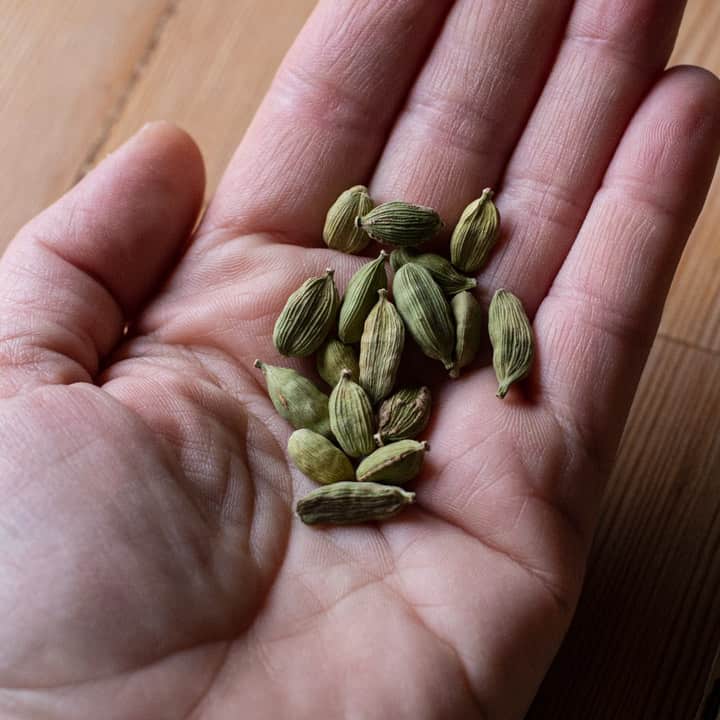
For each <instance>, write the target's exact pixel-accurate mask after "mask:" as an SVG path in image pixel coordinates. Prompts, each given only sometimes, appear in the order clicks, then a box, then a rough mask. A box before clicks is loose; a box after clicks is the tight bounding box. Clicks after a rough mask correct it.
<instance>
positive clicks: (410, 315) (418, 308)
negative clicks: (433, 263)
mask: <svg viewBox="0 0 720 720" xmlns="http://www.w3.org/2000/svg"><path fill="white" fill-rule="evenodd" d="M393 294H394V297H395V304H396V305H397V309H398V311H399V312H400V315H401V317H402V319H403V320H404V321H405V325H407V328H408V330H409V331H410V334H411V335H412V336H413V338H414V339H415V342H416V343H417V344H418V345H419V346H420V349H421V350H422V351H423V352H424V353H425V354H426V355H427V356H428V357H430V358H433V359H435V360H440V362H442V364H443V365H444V366H445V369H446V370H450V368H452V366H453V359H452V356H453V350H454V349H455V328H454V323H453V320H452V315H451V312H450V305H449V304H448V301H447V300H446V299H445V296H444V295H443V292H442V290H441V289H440V287H439V286H438V284H437V283H436V282H435V281H434V280H433V279H432V276H431V275H430V273H429V272H428V271H427V270H426V269H425V268H424V267H421V266H420V265H416V264H415V263H408V264H407V265H403V266H402V267H401V268H400V269H399V270H398V271H397V273H396V274H395V282H394V284H393Z"/></svg>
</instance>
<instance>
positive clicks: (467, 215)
mask: <svg viewBox="0 0 720 720" xmlns="http://www.w3.org/2000/svg"><path fill="white" fill-rule="evenodd" d="M492 197H493V191H492V190H491V189H490V188H486V189H485V190H483V192H482V195H481V196H480V197H479V198H478V199H477V200H474V201H473V202H471V203H470V204H469V205H468V206H467V207H466V208H465V210H463V213H462V215H461V216H460V220H459V221H458V224H457V225H456V226H455V230H454V231H453V234H452V237H451V238H450V259H451V260H452V264H453V265H454V266H455V267H456V268H457V269H458V270H462V271H463V272H466V273H475V272H477V271H478V270H479V269H480V268H481V267H482V266H483V265H484V264H485V262H486V260H487V258H488V256H489V255H490V251H491V250H492V249H493V247H494V246H495V243H496V242H497V239H498V235H499V230H500V213H499V212H498V210H497V208H496V207H495V203H494V202H493V201H492Z"/></svg>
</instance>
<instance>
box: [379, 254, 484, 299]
mask: <svg viewBox="0 0 720 720" xmlns="http://www.w3.org/2000/svg"><path fill="white" fill-rule="evenodd" d="M409 262H414V263H417V264H418V265H421V266H422V267H424V268H425V269H426V270H427V271H428V272H429V273H430V274H431V275H432V278H433V280H434V281H435V282H436V283H437V284H438V285H439V286H440V289H441V290H442V291H443V292H444V293H445V294H446V295H455V294H456V293H459V292H463V290H472V289H473V288H475V287H477V280H476V279H475V278H470V277H467V275H463V274H462V273H459V272H458V271H457V270H456V269H455V268H454V267H453V264H452V263H451V262H450V261H449V260H448V259H447V258H444V257H442V256H441V255H436V254H435V253H418V252H415V251H413V250H411V249H410V248H398V249H397V250H393V251H392V253H391V254H390V267H392V269H393V270H394V271H395V272H397V271H398V270H399V269H400V268H401V267H402V266H403V265H407V264H408V263H409Z"/></svg>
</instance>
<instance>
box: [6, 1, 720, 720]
mask: <svg viewBox="0 0 720 720" xmlns="http://www.w3.org/2000/svg"><path fill="white" fill-rule="evenodd" d="M313 4H314V0H204V1H203V2H200V1H199V0H106V1H105V2H101V1H100V0H62V1H61V0H0V17H1V18H2V23H1V24H0V46H1V47H2V50H3V62H2V64H0V156H1V157H2V158H3V168H4V173H3V174H2V175H0V197H2V198H3V212H2V213H1V214H0V249H2V248H3V247H4V246H5V244H6V243H7V242H8V240H9V238H10V237H11V235H12V234H13V233H14V232H15V231H16V230H17V229H18V227H19V226H20V225H21V224H22V223H24V222H25V221H26V220H27V219H28V218H30V217H31V216H32V215H33V214H34V213H35V212H37V211H38V210H40V209H41V208H43V207H44V206H45V205H47V204H49V203H50V202H51V201H53V200H54V199H55V198H56V197H58V195H60V194H61V193H62V192H64V191H65V190H66V189H67V188H68V187H70V186H71V185H72V184H73V183H74V182H75V181H76V180H77V179H78V178H79V177H81V176H82V174H83V173H84V172H85V170H86V169H87V168H88V167H90V166H92V165H93V164H94V163H95V162H97V161H98V160H99V159H101V158H102V157H103V156H104V155H106V154H107V153H108V152H109V151H110V150H112V149H113V148H114V147H116V146H117V145H118V144H119V143H120V142H121V141H123V140H124V139H125V138H127V137H128V136H129V135H130V134H131V133H132V132H133V131H135V130H136V129H137V128H138V127H139V126H140V125H141V124H142V123H143V122H144V121H146V120H150V119H158V118H166V119H170V120H174V121H175V122H177V123H179V124H180V125H181V126H183V127H185V128H186V129H187V130H189V131H190V132H191V133H192V134H193V135H194V137H195V138H196V139H197V140H198V142H199V144H200V146H201V148H202V150H203V152H204V154H205V160H206V163H207V169H208V177H209V190H210V191H211V190H212V189H213V188H214V186H215V185H216V183H217V180H218V177H219V174H220V172H221V171H222V168H223V166H224V165H225V163H226V162H227V160H228V158H229V156H230V153H231V152H232V150H233V148H234V147H235V145H236V144H237V142H238V141H239V140H240V138H241V136H242V134H243V131H244V129H245V127H246V125H247V124H248V122H249V120H250V118H251V116H252V114H253V111H254V109H255V107H256V105H257V104H258V102H259V100H260V98H261V96H262V94H263V92H264V91H265V89H266V88H267V86H268V84H269V82H270V79H271V77H272V75H273V73H274V70H275V68H276V66H277V64H278V62H279V61H280V58H281V57H282V55H283V53H284V51H285V49H286V48H287V46H288V45H289V44H290V42H291V41H292V39H293V37H294V36H295V34H296V33H297V31H298V30H299V29H300V26H301V25H302V23H303V21H304V19H305V17H306V16H307V14H308V12H309V11H310V9H311V7H312V5H313ZM718 34H720V1H719V0H690V1H689V6H688V12H687V15H686V18H685V22H684V25H683V30H682V34H681V39H680V42H679V45H678V48H677V50H676V53H675V57H674V58H673V63H677V62H691V63H697V64H701V65H705V66H707V67H710V68H711V69H713V70H714V71H715V72H716V73H720V42H718V40H717V36H718ZM678 192H682V188H678ZM719 515H720V186H719V185H718V183H717V182H716V185H715V189H714V193H713V194H712V195H711V200H710V202H709V203H708V206H707V207H706V209H705V212H704V215H703V217H702V220H701V222H700V225H699V226H698V228H697V230H696V232H695V234H694V236H693V238H692V241H691V243H690V245H689V247H688V249H687V251H686V253H685V256H684V258H683V262H682V265H681V267H680V270H679V272H678V275H677V277H676V280H675V284H674V286H673V290H672V293H671V297H670V301H669V303H668V306H667V309H666V312H665V316H664V320H663V323H662V328H661V332H660V335H659V336H658V339H657V341H656V343H655V346H654V348H653V351H652V354H651V357H650V361H649V363H648V366H647V369H646V371H645V375H644V379H643V382H642V386H641V389H640V392H639V393H638V396H637V399H636V402H635V406H634V409H633V412H632V417H631V419H630V423H629V426H628V428H627V432H626V433H625V437H624V441H623V444H622V448H621V451H620V455H619V460H618V464H617V468H616V471H615V473H614V476H613V479H612V482H611V484H610V487H609V490H608V493H607V497H606V501H605V508H604V514H603V519H602V523H601V525H600V528H599V531H598V535H597V540H596V543H595V548H594V552H593V556H592V561H591V566H590V571H589V575H588V578H587V584H586V588H585V592H584V595H583V598H582V601H581V604H580V608H579V610H578V614H577V618H576V620H575V622H574V625H573V627H572V629H571V632H570V634H569V636H568V638H567V640H566V642H565V645H564V647H563V649H562V650H561V652H560V655H559V657H558V658H557V660H556V662H555V664H554V666H553V668H552V669H551V671H550V673H549V675H548V677H547V680H546V682H545V684H544V686H543V688H542V690H541V692H540V694H539V696H538V698H537V700H536V702H535V705H534V707H533V710H532V711H531V713H530V717H531V718H533V719H534V720H540V719H541V718H543V719H544V718H547V720H550V718H553V720H556V719H558V718H562V719H565V718H567V719H568V720H574V719H575V718H582V719H583V720H594V719H597V720H600V719H602V720H608V719H609V718H612V719H613V720H623V719H624V718H628V719H630V718H632V719H633V720H640V719H642V718H653V719H666V718H667V719H668V720H675V719H677V720H681V719H682V720H685V719H686V718H691V717H692V716H693V713H694V710H695V708H696V707H697V705H698V703H699V701H700V698H701V694H702V689H703V685H704V683H705V679H706V676H707V673H708V671H709V666H710V664H711V661H712V657H713V655H714V653H715V650H716V648H717V647H718V645H719V644H720V602H718V601H717V595H718V592H719V591H720V553H719V552H718V550H719V549H720V518H719Z"/></svg>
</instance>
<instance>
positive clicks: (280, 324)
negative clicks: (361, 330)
mask: <svg viewBox="0 0 720 720" xmlns="http://www.w3.org/2000/svg"><path fill="white" fill-rule="evenodd" d="M333 273H334V271H333V270H331V269H330V268H328V269H327V270H326V271H325V275H323V276H322V277H315V278H310V279H309V280H306V281H305V282H304V283H303V284H302V285H301V286H300V287H299V288H298V289H297V290H296V291H295V292H294V293H293V294H292V295H290V297H289V298H288V300H287V302H286V303H285V307H284V308H283V310H282V312H281V313H280V316H279V317H278V319H277V322H276V323H275V330H274V331H273V343H274V344H275V347H276V348H277V349H278V352H279V353H281V354H282V355H294V356H296V357H305V356H307V355H312V353H314V352H315V351H316V350H317V349H318V348H319V347H320V345H322V343H323V341H324V340H325V338H326V337H327V334H328V333H329V332H330V329H331V328H332V326H333V323H334V322H335V318H336V316H337V311H338V306H339V304H340V299H339V297H338V291H337V288H336V287H335V281H334V280H333Z"/></svg>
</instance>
